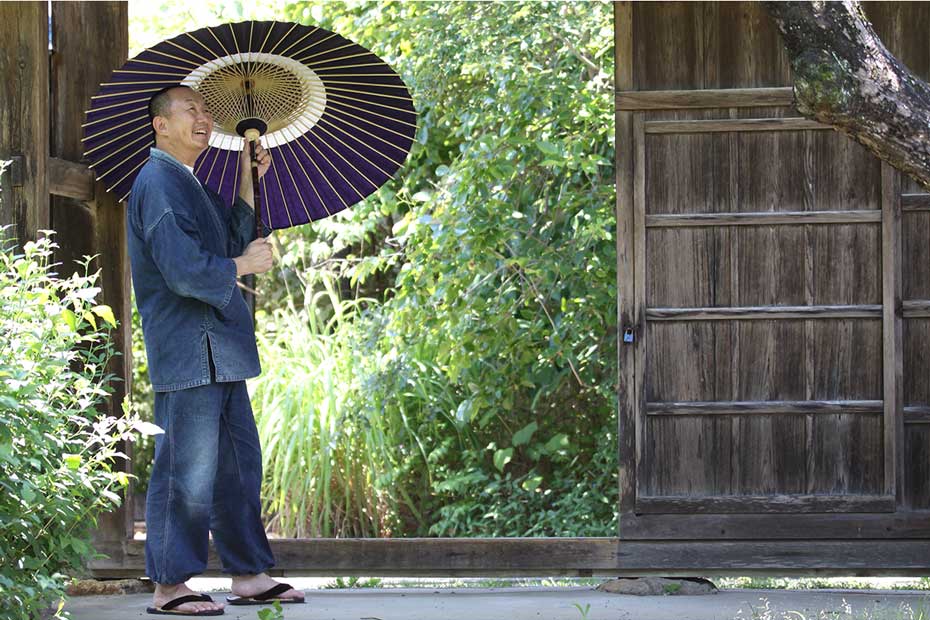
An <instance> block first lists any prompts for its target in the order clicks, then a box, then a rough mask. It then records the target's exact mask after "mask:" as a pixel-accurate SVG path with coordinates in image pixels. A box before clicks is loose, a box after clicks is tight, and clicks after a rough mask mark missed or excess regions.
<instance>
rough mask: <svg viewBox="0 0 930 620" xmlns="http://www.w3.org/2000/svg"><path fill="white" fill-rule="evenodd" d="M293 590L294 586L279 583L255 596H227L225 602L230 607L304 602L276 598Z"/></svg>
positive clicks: (301, 600) (302, 600)
mask: <svg viewBox="0 0 930 620" xmlns="http://www.w3.org/2000/svg"><path fill="white" fill-rule="evenodd" d="M293 589H294V586H292V585H291V584H289V583H279V584H278V585H276V586H274V587H272V588H269V589H267V590H265V591H264V592H262V593H261V594H256V595H255V596H227V597H226V602H227V603H229V604H230V605H269V604H271V603H274V602H275V601H278V602H279V603H281V604H282V605H286V604H291V603H303V602H305V601H304V599H295V598H277V596H278V595H279V594H284V593H285V592H287V591H288V590H293Z"/></svg>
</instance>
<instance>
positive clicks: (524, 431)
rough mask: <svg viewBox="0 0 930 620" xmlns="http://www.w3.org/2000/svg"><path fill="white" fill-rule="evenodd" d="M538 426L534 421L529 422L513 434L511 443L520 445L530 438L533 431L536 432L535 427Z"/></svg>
mask: <svg viewBox="0 0 930 620" xmlns="http://www.w3.org/2000/svg"><path fill="white" fill-rule="evenodd" d="M537 428H539V425H538V424H537V423H536V422H530V423H529V424H527V425H526V426H524V427H523V428H521V429H520V430H518V431H517V432H516V433H514V434H513V445H515V446H522V445H523V444H525V443H526V442H528V441H529V440H530V437H532V436H533V433H535V432H536V429H537Z"/></svg>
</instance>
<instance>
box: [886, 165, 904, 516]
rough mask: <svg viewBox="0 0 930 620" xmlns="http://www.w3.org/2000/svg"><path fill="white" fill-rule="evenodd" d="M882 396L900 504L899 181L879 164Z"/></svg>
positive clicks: (890, 476) (893, 487)
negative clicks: (880, 180) (880, 171)
mask: <svg viewBox="0 0 930 620" xmlns="http://www.w3.org/2000/svg"><path fill="white" fill-rule="evenodd" d="M881 167H882V177H881V178H882V185H881V201H882V394H883V399H884V401H885V407H884V408H885V419H884V449H885V458H884V469H885V487H884V489H885V493H886V494H888V495H891V496H892V497H894V496H897V499H898V503H901V504H903V501H904V496H903V493H904V492H903V485H902V484H901V482H902V480H903V474H904V354H903V352H904V344H903V336H902V334H903V329H904V328H903V312H902V311H903V304H902V302H901V297H902V293H901V287H902V284H901V279H902V275H903V274H902V273H901V244H902V235H901V177H900V175H899V174H898V172H897V171H896V170H895V169H894V168H892V167H891V166H890V165H889V164H887V163H885V162H882V163H881Z"/></svg>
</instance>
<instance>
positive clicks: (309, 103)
mask: <svg viewBox="0 0 930 620" xmlns="http://www.w3.org/2000/svg"><path fill="white" fill-rule="evenodd" d="M110 80H111V81H109V82H105V83H103V84H101V87H100V90H99V92H98V94H97V95H96V96H94V97H93V98H92V103H91V107H90V109H89V110H87V118H86V121H87V122H86V123H84V125H83V127H84V135H85V137H84V149H85V150H84V157H85V158H86V160H87V161H88V163H89V165H90V167H91V168H93V169H94V171H95V173H96V176H97V178H98V179H100V180H102V181H103V182H104V183H105V184H106V186H107V189H108V190H109V191H112V192H114V193H115V194H116V195H117V196H119V197H120V200H126V198H127V197H128V196H129V192H130V189H131V187H132V182H133V180H134V179H135V176H136V174H138V172H139V169H140V168H142V165H143V164H144V163H145V162H146V161H147V160H148V158H149V148H150V147H152V146H154V144H155V142H154V137H153V133H152V129H151V124H150V123H149V118H148V101H149V99H150V98H151V96H152V95H153V94H154V93H155V92H157V91H159V90H161V89H162V88H164V87H166V86H170V85H173V84H182V85H185V86H190V87H191V88H193V89H194V90H196V91H198V92H199V93H200V94H201V95H202V96H203V98H204V100H205V102H206V104H207V106H208V107H209V108H210V110H211V112H212V113H213V119H214V129H213V135H212V136H211V137H210V142H209V144H210V146H209V148H208V149H207V150H206V151H204V153H203V154H202V155H201V156H200V158H199V159H198V160H197V163H196V165H195V166H194V172H195V174H196V175H197V177H198V178H199V179H200V180H201V181H203V182H204V184H206V185H207V186H209V187H211V188H212V189H214V190H216V191H217V192H218V193H219V194H221V195H222V196H223V197H224V198H225V199H226V200H227V202H228V203H230V204H231V203H232V201H233V199H234V198H235V195H236V193H237V191H238V187H239V174H240V168H239V153H240V152H241V151H242V148H243V145H244V140H245V139H246V138H244V137H243V136H244V135H247V134H246V132H247V131H249V130H251V132H250V133H249V134H248V135H249V136H250V139H253V136H254V135H255V133H256V132H257V133H258V134H260V135H261V141H262V144H263V146H264V147H265V148H266V149H268V150H269V152H270V154H271V159H272V164H271V168H270V169H269V170H268V172H266V173H265V175H264V176H263V177H262V179H261V181H260V182H259V183H258V184H257V186H256V193H257V194H260V195H261V198H262V200H261V201H260V202H259V201H256V203H255V204H256V207H257V209H258V211H259V213H260V216H261V219H262V221H264V223H265V225H266V226H268V227H269V228H271V229H279V228H288V227H290V226H296V225H298V224H304V223H306V222H309V221H312V220H318V219H320V218H324V217H327V216H329V215H332V214H334V213H337V212H339V211H342V210H343V209H346V208H348V207H350V206H352V205H353V204H355V203H357V202H359V201H360V200H362V199H363V198H365V197H366V196H368V195H370V194H371V193H373V192H374V191H375V190H377V189H378V188H379V187H381V185H383V184H384V183H385V182H387V180H388V179H390V178H391V177H392V176H393V175H394V173H395V172H396V171H397V170H398V169H399V168H400V167H401V166H403V164H404V160H405V159H406V157H407V153H408V151H409V150H410V146H411V144H412V143H413V138H414V134H415V132H416V128H417V125H416V122H417V114H416V110H415V109H414V107H413V100H412V98H411V96H410V92H409V91H408V89H407V86H406V85H405V84H404V82H403V80H401V78H400V77H399V76H398V75H397V73H395V72H394V70H393V69H391V67H390V66H388V65H387V63H385V62H384V61H383V60H381V59H380V58H378V57H377V56H375V55H374V54H373V53H372V52H370V51H369V50H367V49H365V48H364V47H362V46H360V45H358V44H356V43H353V42H351V41H349V40H347V39H345V38H343V37H341V36H340V35H338V34H335V33H333V32H329V31H327V30H324V29H322V28H317V27H313V26H304V25H301V24H293V23H286V22H258V21H247V22H239V23H236V24H223V25H221V26H214V27H209V28H202V29H200V30H195V31H192V32H186V33H184V34H181V35H179V36H176V37H174V38H172V39H168V40H166V41H162V42H161V43H159V44H157V45H155V46H154V47H151V48H149V49H147V50H145V51H144V52H142V53H141V54H139V55H138V56H136V57H135V58H132V59H130V60H129V61H128V62H126V64H124V65H123V66H122V67H121V68H120V69H117V70H115V71H114V72H113V74H112V76H111V78H110ZM253 170H254V168H253ZM256 198H258V196H256Z"/></svg>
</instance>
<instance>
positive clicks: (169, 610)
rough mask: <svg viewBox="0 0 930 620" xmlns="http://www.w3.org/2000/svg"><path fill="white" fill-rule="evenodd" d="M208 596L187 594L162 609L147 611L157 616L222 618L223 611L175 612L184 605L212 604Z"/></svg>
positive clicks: (166, 604) (172, 600) (171, 601)
mask: <svg viewBox="0 0 930 620" xmlns="http://www.w3.org/2000/svg"><path fill="white" fill-rule="evenodd" d="M212 602H213V599H212V598H210V596H209V595H208V594H186V595H184V596H179V597H178V598H175V599H171V600H170V601H168V602H167V603H165V604H164V605H162V606H161V607H149V608H148V609H146V610H145V611H146V612H147V613H150V614H153V615H156V616H222V615H223V610H222V609H204V610H203V611H173V610H174V608H175V607H178V606H180V605H183V604H184V603H212Z"/></svg>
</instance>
